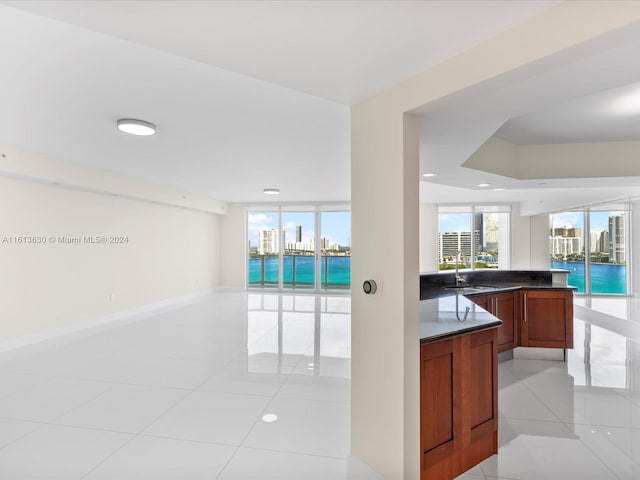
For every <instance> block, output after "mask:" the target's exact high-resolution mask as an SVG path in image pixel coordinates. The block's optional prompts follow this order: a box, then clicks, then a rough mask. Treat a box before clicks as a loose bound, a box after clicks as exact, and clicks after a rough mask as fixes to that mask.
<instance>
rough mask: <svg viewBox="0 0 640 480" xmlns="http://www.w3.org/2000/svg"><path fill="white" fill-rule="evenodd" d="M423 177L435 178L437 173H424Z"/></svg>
mask: <svg viewBox="0 0 640 480" xmlns="http://www.w3.org/2000/svg"><path fill="white" fill-rule="evenodd" d="M422 176H423V177H435V176H436V174H435V173H423V174H422Z"/></svg>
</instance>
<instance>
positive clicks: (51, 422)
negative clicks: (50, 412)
mask: <svg viewBox="0 0 640 480" xmlns="http://www.w3.org/2000/svg"><path fill="white" fill-rule="evenodd" d="M111 388H113V386H111V387H109V388H107V389H106V390H104V391H102V392H99V393H97V394H95V395H93V396H91V397H90V398H88V399H87V400H86V401H84V402H82V403H80V404H78V405H75V406H73V407H71V408H70V409H68V410H65V411H64V412H62V413H61V414H59V415H56V416H54V417H53V418H51V419H49V420H48V421H47V423H49V424H51V425H55V422H56V421H57V420H59V419H60V418H62V417H64V416H65V415H67V414H69V413H71V412H73V411H74V410H77V409H79V408H81V407H84V406H85V405H87V404H89V403H91V402H93V401H94V400H95V399H96V398H98V397H100V396H101V395H103V394H104V393H106V392H108V391H109V390H111Z"/></svg>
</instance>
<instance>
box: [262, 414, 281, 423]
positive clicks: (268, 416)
mask: <svg viewBox="0 0 640 480" xmlns="http://www.w3.org/2000/svg"><path fill="white" fill-rule="evenodd" d="M276 420H278V415H276V414H275V413H267V414H266V415H264V416H263V417H262V421H263V422H265V423H273V422H275V421H276Z"/></svg>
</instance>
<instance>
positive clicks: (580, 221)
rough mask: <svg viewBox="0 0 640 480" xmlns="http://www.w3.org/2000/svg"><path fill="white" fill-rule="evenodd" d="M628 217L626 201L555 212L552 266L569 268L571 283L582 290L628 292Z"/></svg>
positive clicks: (550, 249) (584, 291) (551, 218)
mask: <svg viewBox="0 0 640 480" xmlns="http://www.w3.org/2000/svg"><path fill="white" fill-rule="evenodd" d="M628 218H629V208H628V206H627V205H624V204H616V205H612V204H609V205H602V206H597V207H591V208H587V209H581V210H576V211H570V212H561V213H557V214H553V215H551V216H550V225H551V229H550V235H549V253H550V257H551V267H552V268H563V269H566V270H569V272H570V273H569V285H572V286H574V287H577V288H578V293H587V294H608V295H626V294H627V292H628V284H629V282H628V278H629V271H628V268H627V258H628V254H629V252H628V248H627V246H628V245H630V243H629V238H628V235H629V228H628ZM587 232H588V233H587ZM586 252H589V254H588V255H587V254H586Z"/></svg>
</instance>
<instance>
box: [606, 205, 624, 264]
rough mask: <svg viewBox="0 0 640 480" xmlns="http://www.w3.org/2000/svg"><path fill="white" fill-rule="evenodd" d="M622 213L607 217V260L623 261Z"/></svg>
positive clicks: (612, 261) (613, 261)
mask: <svg viewBox="0 0 640 480" xmlns="http://www.w3.org/2000/svg"><path fill="white" fill-rule="evenodd" d="M624 250H625V249H624V215H612V216H611V217H609V261H610V262H611V263H625V253H624Z"/></svg>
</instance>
